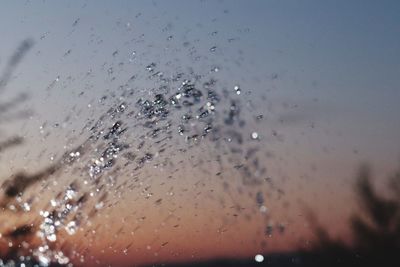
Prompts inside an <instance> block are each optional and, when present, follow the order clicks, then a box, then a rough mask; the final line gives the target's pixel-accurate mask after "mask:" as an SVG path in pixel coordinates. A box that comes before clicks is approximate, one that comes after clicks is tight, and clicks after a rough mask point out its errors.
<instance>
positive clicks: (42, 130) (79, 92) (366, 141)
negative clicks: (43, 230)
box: [0, 0, 400, 266]
mask: <svg viewBox="0 0 400 267" xmlns="http://www.w3.org/2000/svg"><path fill="white" fill-rule="evenodd" d="M399 14H400V2H398V1H262V0H259V1H228V0H226V1H222V0H221V1H211V0H199V1H184V0H181V1H155V0H153V1H77V2H71V1H11V0H10V1H5V2H3V3H2V6H1V8H0V25H2V26H1V27H0V36H1V42H0V71H1V72H3V71H4V69H5V68H6V66H7V62H8V60H9V57H10V56H11V55H12V54H13V53H14V52H15V50H16V48H17V47H18V46H19V44H20V43H21V42H22V41H23V40H27V39H29V40H32V41H33V43H34V45H33V48H32V49H31V50H30V51H28V53H27V55H26V57H24V58H23V61H22V62H21V64H20V65H18V66H17V68H16V70H15V72H14V73H13V76H12V78H11V80H10V81H9V83H8V85H7V88H6V91H5V93H4V94H2V95H1V96H0V97H1V101H0V102H7V100H10V99H12V98H13V96H15V95H18V94H19V93H22V92H26V93H28V95H29V97H30V98H29V100H28V101H27V102H26V103H24V106H23V107H21V109H27V110H30V111H32V114H31V115H30V118H29V119H27V120H17V121H11V122H8V121H7V120H5V121H4V122H3V121H1V123H2V124H1V127H0V130H1V131H0V140H1V139H3V138H6V137H7V136H11V135H13V134H15V133H18V134H19V135H22V136H23V137H24V141H25V144H24V145H23V146H21V147H18V148H14V149H12V150H9V151H8V152H7V153H6V154H2V155H1V161H0V173H1V175H2V177H4V178H2V179H3V180H5V179H6V178H7V177H9V176H10V175H11V174H13V173H15V172H17V171H19V170H24V171H26V172H28V173H34V172H36V171H38V170H39V169H41V168H43V167H44V166H47V165H48V164H51V162H52V161H53V160H54V159H58V158H60V157H62V155H63V153H64V152H66V151H68V150H69V149H71V148H72V147H74V146H77V145H79V144H80V143H81V142H82V140H83V139H84V138H85V137H87V136H85V134H82V135H81V134H80V133H81V132H82V131H84V130H83V129H84V127H85V124H86V123H88V122H89V121H90V120H95V119H97V118H98V117H99V116H100V115H101V114H102V113H104V112H106V111H107V106H102V105H100V104H99V103H100V102H99V99H101V97H102V96H103V95H110V94H112V93H113V92H118V90H119V89H118V88H119V86H120V85H121V84H123V83H124V81H126V80H128V79H129V77H131V76H132V75H137V76H138V79H137V81H136V82H135V84H134V85H132V86H133V87H134V88H138V89H136V92H138V94H140V95H143V96H146V95H150V90H151V89H153V87H154V86H155V85H154V84H153V82H152V81H151V80H149V79H146V78H145V77H147V76H146V66H148V65H149V64H150V63H153V62H154V63H156V64H157V67H159V68H160V69H162V71H164V72H165V73H166V74H169V73H174V72H187V71H188V70H189V68H192V70H193V72H194V73H209V70H210V69H211V67H218V68H219V71H218V73H216V74H215V75H217V76H216V79H217V80H218V82H220V87H221V89H226V88H228V90H231V91H232V90H233V89H232V88H234V86H235V85H237V84H239V85H240V88H241V90H242V93H241V95H240V97H241V98H240V99H241V101H242V102H241V104H242V105H243V107H242V110H243V112H242V113H243V118H244V119H245V120H247V121H248V122H247V124H246V127H245V129H243V130H240V131H242V132H243V134H244V135H245V136H246V138H245V145H244V146H245V147H247V146H248V147H252V146H253V147H254V146H256V147H258V148H259V150H260V152H259V154H260V158H259V159H260V162H259V164H261V165H262V166H265V168H266V170H267V174H266V177H268V181H270V182H271V183H269V184H265V185H264V184H263V185H257V186H246V185H243V184H242V177H240V174H238V172H236V171H235V170H233V169H232V166H231V165H229V164H227V163H224V164H225V165H223V171H222V174H221V175H220V176H216V175H215V173H217V172H218V168H219V167H218V165H217V164H216V162H214V161H213V160H215V158H216V157H215V155H217V154H218V153H220V152H221V151H222V150H220V149H221V148H218V147H214V145H213V143H205V144H204V143H203V144H202V146H200V147H195V148H193V149H190V150H188V151H187V152H185V153H181V152H180V151H178V150H175V152H176V153H172V154H170V155H168V156H165V155H164V157H166V158H168V159H169V158H172V159H173V161H174V162H175V163H176V164H175V165H174V166H167V167H165V168H156V167H154V166H152V167H147V168H144V169H143V170H142V171H141V172H140V174H137V177H139V178H138V181H137V184H135V183H136V182H133V181H132V179H133V178H132V177H133V176H134V175H131V176H130V175H129V173H125V175H124V176H123V177H120V178H119V181H118V183H120V184H123V182H126V184H124V185H123V186H122V189H118V190H117V189H115V190H114V188H110V189H108V190H109V192H108V193H109V199H108V202H107V204H108V205H109V206H107V207H104V208H102V210H101V211H100V212H99V214H98V216H97V217H95V218H93V221H91V222H90V225H85V226H82V227H81V228H80V229H81V230H80V231H78V232H77V234H76V235H75V236H71V237H67V240H68V243H69V244H73V245H72V247H74V246H76V247H77V248H79V249H81V251H84V249H86V248H88V252H87V255H89V256H87V257H86V260H87V261H89V262H91V264H93V266H97V265H96V260H99V261H100V262H101V264H104V263H108V262H109V263H114V264H117V266H119V265H123V264H125V265H126V266H129V265H130V264H131V263H132V262H134V263H151V262H162V261H166V260H168V261H176V260H200V259H208V258H212V257H254V255H256V254H258V253H268V252H279V251H288V250H296V249H298V248H300V247H302V248H304V247H307V246H308V244H309V241H310V240H312V239H313V238H314V236H313V233H312V229H310V227H309V222H308V220H307V212H306V211H307V210H309V209H310V210H312V211H314V212H315V214H316V215H317V217H318V219H319V220H320V221H321V223H322V224H323V225H325V226H327V227H328V230H329V232H330V233H331V234H333V235H339V236H342V237H343V238H346V236H347V233H348V228H347V227H348V216H349V215H350V214H351V213H352V212H354V211H356V210H357V202H356V198H355V196H354V190H353V184H354V181H355V180H354V177H355V174H356V172H357V169H358V167H359V166H360V164H361V163H363V162H368V163H370V164H371V165H372V166H373V170H374V173H376V174H377V177H378V179H377V180H376V181H374V182H376V183H377V185H378V187H379V188H380V189H382V190H384V188H385V179H384V178H385V177H387V175H389V174H390V173H392V172H393V171H394V170H396V168H397V167H398V166H399V162H400V142H399V137H400V116H399V114H400V105H399V101H400V87H399V86H400V53H399V48H400V27H399V26H400V16H399ZM207 75H209V74H207ZM257 115H263V120H262V122H261V123H255V122H254V121H255V120H254V117H255V116H257ZM66 118H68V119H66ZM6 123H7V126H6V127H5V126H3V125H5V124H6ZM55 125H58V126H57V127H55ZM129 126H130V127H129ZM128 127H129V132H130V134H131V136H132V137H135V138H136V137H138V136H139V135H140V134H141V133H140V132H135V130H136V131H138V130H137V129H138V128H135V126H134V125H129V123H128ZM252 132H257V133H258V135H259V140H258V143H254V142H253V143H252V140H251V138H250V133H252ZM171 142H172V141H171ZM179 145H180V146H181V147H182V144H179ZM221 153H222V152H221ZM223 157H226V158H227V159H228V158H229V155H226V154H224V155H223ZM243 157H244V156H243ZM239 158H240V157H239ZM159 160H160V161H161V160H163V158H162V157H161V158H160V159H159ZM235 160H237V159H236V158H235ZM199 162H200V163H199ZM84 167H85V166H84ZM176 169H177V170H176ZM85 175H86V173H83V174H82V173H81V174H76V173H72V172H67V171H65V172H62V173H61V174H60V176H58V177H52V178H51V179H50V180H49V182H48V183H43V184H40V185H37V186H36V187H35V188H34V189H32V190H31V192H33V193H34V194H36V195H37V194H38V193H37V192H42V193H40V201H39V202H40V203H41V204H42V206H43V205H45V204H46V203H48V201H50V199H51V198H52V196H53V195H54V194H56V193H57V192H58V191H59V189H60V188H63V186H65V185H66V184H68V183H70V182H71V181H72V180H76V179H78V180H79V179H86V178H85ZM135 175H136V174H135ZM168 176H172V178H167V177H168ZM54 181H56V182H57V183H55V182H54ZM82 181H83V180H82ZM224 182H225V183H224ZM226 184H229V186H228V187H227V186H226ZM129 185H132V186H133V187H132V188H130V189H128V186H129ZM146 186H148V187H149V188H151V190H152V196H151V197H146V196H145V195H144V193H143V192H144V191H143V190H144V189H143V188H144V187H146ZM124 187H125V188H124ZM261 187H262V188H261ZM239 188H240V190H243V192H242V191H241V192H242V193H241V194H238V191H240V190H239ZM40 189H42V190H41V191H40ZM35 190H36V191H35ZM259 191H261V192H263V193H264V197H265V206H266V208H267V209H268V216H267V215H265V214H264V213H260V211H259V207H258V206H257V203H256V193H257V192H259ZM35 192H36V193H35ZM171 192H172V193H171ZM146 194H147V191H146ZM160 198H162V199H163V200H162V203H161V204H160V205H158V204H157V205H155V204H154V203H155V201H156V200H157V199H160ZM38 205H39V206H38V207H42V206H40V204H38ZM237 206H241V207H242V208H243V210H242V211H237V210H235V208H234V207H237ZM39 210H40V208H38V209H37V210H33V211H31V213H30V214H32V217H31V215H28V216H27V218H28V219H27V220H28V221H29V218H33V215H35V216H36V215H37V214H38V212H39ZM236 213H238V215H236ZM4 218H5V217H4V216H3V217H1V220H5V219H4ZM15 220H16V222H15V223H16V224H18V223H19V221H18V220H22V219H21V218H18V219H15ZM10 221H11V224H12V223H13V222H14V221H13V220H10ZM10 221H8V222H7V224H9V223H10ZM1 225H3V226H4V225H5V223H1ZM268 225H274V226H278V225H284V226H285V231H284V233H279V232H278V231H275V232H274V233H273V235H272V236H271V237H270V236H268V235H266V234H265V233H264V232H265V227H266V226H268ZM1 231H2V230H0V232H1ZM83 248H84V249H83Z"/></svg>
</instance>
